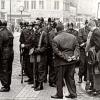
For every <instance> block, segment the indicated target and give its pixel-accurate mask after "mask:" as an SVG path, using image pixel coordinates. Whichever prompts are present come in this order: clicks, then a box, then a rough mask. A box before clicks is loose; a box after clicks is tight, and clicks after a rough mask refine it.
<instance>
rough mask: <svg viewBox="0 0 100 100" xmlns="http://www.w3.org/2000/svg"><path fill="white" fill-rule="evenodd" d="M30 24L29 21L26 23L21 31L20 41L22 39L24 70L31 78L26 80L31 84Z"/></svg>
mask: <svg viewBox="0 0 100 100" xmlns="http://www.w3.org/2000/svg"><path fill="white" fill-rule="evenodd" d="M28 24H29V23H28V22H25V23H24V28H23V30H22V31H21V35H20V39H19V41H20V47H21V49H22V55H23V63H24V72H25V74H26V75H27V76H28V78H29V79H28V80H26V81H25V82H29V84H30V83H32V82H33V78H32V75H31V74H30V72H29V68H30V66H31V64H30V56H29V51H30V46H31V38H32V34H31V32H30V30H29V27H28Z"/></svg>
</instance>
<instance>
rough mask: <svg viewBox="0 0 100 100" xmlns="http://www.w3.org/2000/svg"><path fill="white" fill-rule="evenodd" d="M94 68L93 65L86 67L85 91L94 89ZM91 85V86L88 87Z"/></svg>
mask: <svg viewBox="0 0 100 100" xmlns="http://www.w3.org/2000/svg"><path fill="white" fill-rule="evenodd" d="M94 70H95V67H94V65H93V64H88V66H87V82H86V87H85V89H86V90H88V89H89V88H91V89H94V75H95V71H94ZM90 84H91V85H90Z"/></svg>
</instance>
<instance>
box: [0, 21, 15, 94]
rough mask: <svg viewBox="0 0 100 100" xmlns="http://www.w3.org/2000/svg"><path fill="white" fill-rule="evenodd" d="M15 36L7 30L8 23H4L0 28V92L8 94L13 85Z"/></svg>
mask: <svg viewBox="0 0 100 100" xmlns="http://www.w3.org/2000/svg"><path fill="white" fill-rule="evenodd" d="M13 39H14V37H13V35H12V33H11V32H10V31H9V30H8V29H7V22H6V21H3V22H2V26H1V28H0V63H1V65H0V80H1V84H2V86H3V87H2V88H1V89H0V92H8V91H9V90H10V85H11V75H12V63H13V57H14V51H13Z"/></svg>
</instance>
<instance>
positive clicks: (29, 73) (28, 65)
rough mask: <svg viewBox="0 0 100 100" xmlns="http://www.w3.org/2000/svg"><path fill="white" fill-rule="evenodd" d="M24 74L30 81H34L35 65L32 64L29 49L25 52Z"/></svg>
mask: <svg viewBox="0 0 100 100" xmlns="http://www.w3.org/2000/svg"><path fill="white" fill-rule="evenodd" d="M23 60H24V72H25V74H26V75H27V76H28V78H29V79H31V80H33V64H31V63H30V56H29V49H25V50H24V54H23Z"/></svg>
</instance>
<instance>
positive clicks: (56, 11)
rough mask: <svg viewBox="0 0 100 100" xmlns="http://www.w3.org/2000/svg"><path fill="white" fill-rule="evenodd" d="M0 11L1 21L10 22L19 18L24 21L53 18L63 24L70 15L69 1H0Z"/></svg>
mask: <svg viewBox="0 0 100 100" xmlns="http://www.w3.org/2000/svg"><path fill="white" fill-rule="evenodd" d="M20 7H23V11H20ZM0 11H1V12H0V18H1V19H7V20H8V21H10V20H11V21H12V22H17V20H20V19H21V16H22V18H23V19H24V20H34V19H35V18H37V17H44V18H45V19H47V18H48V17H53V18H56V19H60V20H61V21H64V22H65V21H68V20H69V17H70V14H71V13H70V0H0ZM21 12H22V13H21ZM21 14H22V15H21Z"/></svg>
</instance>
